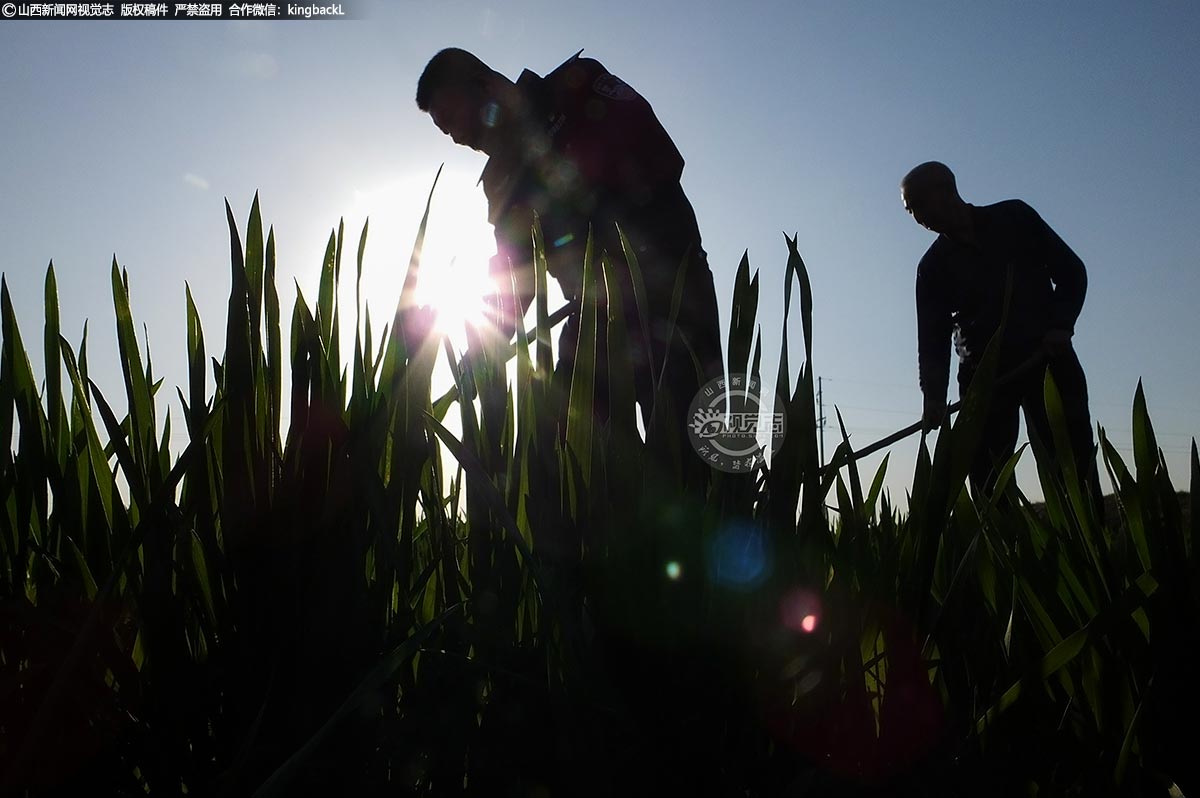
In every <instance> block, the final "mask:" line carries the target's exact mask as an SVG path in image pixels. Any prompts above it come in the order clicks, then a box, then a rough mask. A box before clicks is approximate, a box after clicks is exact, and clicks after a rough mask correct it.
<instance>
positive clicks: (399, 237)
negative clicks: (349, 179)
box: [351, 172, 496, 352]
mask: <svg viewBox="0 0 1200 798" xmlns="http://www.w3.org/2000/svg"><path fill="white" fill-rule="evenodd" d="M477 180H478V176H475V177H471V176H468V175H466V174H460V173H453V172H443V173H442V176H441V178H440V179H439V180H438V184H437V188H436V189H434V192H433V201H432V203H431V205H430V209H429V222H428V225H427V226H426V230H425V244H424V247H423V249H422V252H421V265H420V271H419V272H418V274H417V289H416V300H417V303H418V304H421V305H429V306H430V307H432V308H433V309H434V310H436V311H437V330H438V331H439V332H441V333H443V334H445V335H447V336H449V338H450V341H451V344H452V345H453V346H454V348H455V350H457V351H459V352H462V351H464V350H465V349H466V332H465V326H466V325H467V324H482V323H483V322H484V321H485V314H484V310H485V308H486V305H485V301H484V299H485V297H486V296H487V295H489V294H490V293H492V291H493V290H494V289H493V286H492V284H491V281H490V280H489V278H488V260H489V259H490V258H491V256H492V255H493V254H495V251H496V243H495V239H494V237H493V234H492V227H491V225H490V224H488V222H487V201H486V199H485V198H484V196H483V190H482V189H480V188H479V187H478V186H476V182H477ZM428 195H429V185H428V184H426V185H421V184H420V182H419V181H417V180H402V181H398V182H396V183H392V184H390V185H386V186H383V187H380V188H377V189H374V190H370V191H357V192H355V195H354V212H353V213H352V214H351V218H357V219H359V220H360V221H359V222H358V223H359V224H361V219H362V218H365V217H370V220H371V227H370V232H369V234H368V236H367V250H366V251H367V257H366V262H367V263H368V264H369V265H367V266H366V267H365V268H364V274H363V296H364V299H365V300H366V302H367V304H368V305H369V306H370V308H371V315H372V318H374V319H379V318H381V316H380V314H381V313H386V314H387V318H389V319H390V314H391V312H392V311H393V310H394V309H395V307H396V302H397V301H398V300H399V298H400V289H401V287H402V285H403V282H404V274H405V270H406V269H407V267H408V257H409V254H410V253H411V252H412V247H413V243H414V242H415V241H416V235H417V227H418V225H419V224H420V222H421V214H422V213H423V212H424V210H425V199H426V197H427V196H428Z"/></svg>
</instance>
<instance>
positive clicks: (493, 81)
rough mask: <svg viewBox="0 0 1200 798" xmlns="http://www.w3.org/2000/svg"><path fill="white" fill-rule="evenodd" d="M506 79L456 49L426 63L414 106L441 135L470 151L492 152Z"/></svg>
mask: <svg viewBox="0 0 1200 798" xmlns="http://www.w3.org/2000/svg"><path fill="white" fill-rule="evenodd" d="M509 83H510V81H508V79H507V78H505V77H504V76H503V75H501V74H500V73H498V72H496V71H495V70H493V69H492V68H491V67H489V66H488V65H487V64H485V63H483V62H482V61H480V60H479V59H478V58H476V57H475V56H474V55H473V54H471V53H468V52H467V51H466V50H460V49H458V48H457V47H448V48H446V49H445V50H442V51H441V52H439V53H438V54H437V55H435V56H434V57H433V58H431V59H430V60H429V63H428V64H426V66H425V71H424V72H422V73H421V77H420V79H419V80H418V81H417V107H418V108H420V109H421V110H422V111H425V112H427V113H428V114H429V115H430V116H431V117H432V118H433V123H434V124H435V125H437V126H438V129H440V130H441V131H442V132H443V133H445V134H446V135H448V136H450V138H452V139H454V142H455V143H456V144H463V145H465V146H467V147H470V148H471V149H473V150H480V151H483V152H489V153H490V152H491V151H492V149H493V147H492V144H493V136H492V131H493V130H494V129H495V128H496V127H497V125H498V122H499V115H500V111H501V105H500V104H501V102H502V100H503V98H502V96H501V95H502V90H503V87H504V85H505V84H509Z"/></svg>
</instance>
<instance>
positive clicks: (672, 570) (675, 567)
mask: <svg viewBox="0 0 1200 798" xmlns="http://www.w3.org/2000/svg"><path fill="white" fill-rule="evenodd" d="M682 576H683V566H682V565H680V564H679V563H678V562H676V561H675V560H671V561H670V562H669V563H667V579H670V580H671V581H672V582H678V581H679V579H680V577H682Z"/></svg>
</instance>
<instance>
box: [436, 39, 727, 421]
mask: <svg viewBox="0 0 1200 798" xmlns="http://www.w3.org/2000/svg"><path fill="white" fill-rule="evenodd" d="M417 106H418V107H419V108H420V109H421V110H423V111H427V112H428V113H429V114H430V116H431V117H432V118H433V121H434V123H435V124H436V125H437V126H438V128H439V129H441V130H442V132H444V133H446V134H447V135H449V136H450V137H451V138H453V139H454V141H455V142H456V143H458V144H462V145H465V146H468V147H471V148H472V149H475V150H478V151H481V152H483V153H486V154H487V155H488V156H489V157H488V162H487V165H486V167H485V168H484V170H483V175H482V177H481V182H482V183H483V190H484V193H485V194H486V195H487V200H488V219H489V221H490V222H491V223H492V224H493V225H494V227H495V233H496V249H497V254H496V256H495V257H494V258H493V259H492V262H491V274H492V278H493V281H494V283H495V284H496V286H497V287H498V290H499V291H500V292H501V297H500V301H499V302H498V308H497V318H496V320H495V322H496V325H497V327H498V329H499V333H500V335H502V336H505V337H511V335H512V334H513V331H514V330H515V329H516V326H517V324H519V323H521V319H522V318H523V316H524V314H525V311H526V310H527V309H528V307H529V303H530V302H531V301H532V298H533V283H534V280H533V268H532V260H533V248H532V242H531V237H530V228H531V226H532V223H533V219H534V214H535V213H536V214H537V217H538V219H539V220H540V224H541V227H542V233H543V239H544V241H545V246H546V257H547V263H548V270H549V272H550V274H551V276H553V277H554V278H555V279H557V280H558V283H559V285H560V287H561V288H562V292H563V294H564V295H565V296H566V297H567V298H568V299H570V300H575V301H576V302H578V301H579V299H580V298H581V296H582V294H583V291H584V290H585V288H584V285H583V260H584V247H585V243H586V241H587V237H588V231H589V228H590V229H591V232H592V235H593V238H594V246H593V250H594V253H595V255H594V258H595V259H594V266H595V274H596V275H597V279H598V280H600V281H603V276H602V272H601V270H600V255H601V253H603V254H605V255H607V257H608V258H609V259H610V261H612V262H613V264H614V265H615V266H616V272H617V274H618V282H619V288H620V290H621V294H622V296H621V300H622V307H623V310H624V314H625V317H626V329H627V336H626V337H627V339H628V341H629V351H628V353H613V354H614V355H615V356H620V357H628V358H629V360H630V363H631V364H632V367H633V371H634V378H635V388H636V395H637V401H638V403H639V404H640V405H641V406H642V412H643V418H644V419H645V420H646V421H647V423H648V420H649V414H650V408H651V404H652V402H653V398H654V384H655V381H656V380H657V377H658V375H657V374H656V373H654V371H658V370H662V371H663V373H664V378H663V386H664V387H665V388H666V389H667V391H668V392H669V394H670V396H671V398H672V401H673V404H674V405H675V409H674V411H673V412H674V413H676V414H677V415H678V416H679V417H680V419H681V421H680V428H681V429H682V423H683V422H682V417H683V416H684V415H685V414H686V410H687V405H688V402H690V401H691V399H692V396H693V395H694V394H695V392H696V391H697V390H698V388H699V386H700V385H701V383H702V380H701V377H703V378H704V379H707V378H709V377H711V376H714V375H716V374H720V372H721V345H720V332H719V327H718V322H717V304H716V295H715V293H714V291H713V281H712V273H711V272H710V271H709V268H708V261H707V257H706V255H705V252H704V250H703V249H702V248H701V245H700V232H699V229H698V227H697V224H696V216H695V213H694V212H693V210H692V206H691V204H690V203H689V202H688V199H687V197H686V196H685V195H684V193H683V189H682V188H681V187H680V185H679V178H680V175H681V173H682V171H683V158H682V157H681V156H680V154H679V151H678V150H677V149H676V148H675V145H674V143H673V142H672V141H671V138H670V137H669V136H668V135H667V133H666V131H665V130H664V129H663V127H662V125H661V124H659V121H658V119H657V118H656V117H655V115H654V111H653V110H652V109H651V107H650V104H649V103H647V102H646V100H645V99H643V98H642V96H641V95H639V94H638V93H637V92H636V91H634V90H633V89H632V88H630V87H629V85H628V84H626V83H624V82H623V81H622V80H621V79H620V78H618V77H616V76H615V75H613V74H611V73H610V72H609V71H608V70H607V69H605V68H604V66H603V65H601V64H600V63H599V62H598V61H595V60H593V59H590V58H581V57H579V55H578V54H576V55H575V56H573V57H572V58H570V59H568V60H567V61H566V63H564V64H562V65H561V66H559V67H558V68H557V69H555V70H554V71H552V72H550V73H549V74H548V75H546V76H545V77H539V76H537V75H535V74H534V73H533V72H530V71H529V70H525V71H524V72H523V73H522V74H521V76H520V78H518V79H517V81H516V82H515V83H514V82H513V81H511V80H509V79H508V78H506V77H505V76H503V75H501V74H500V73H498V72H496V71H495V70H493V69H491V68H490V67H488V66H487V65H486V64H484V63H483V62H482V61H480V60H479V59H478V58H477V57H475V56H474V55H472V54H471V53H469V52H466V51H465V50H459V49H454V48H451V49H446V50H442V51H441V52H439V53H438V54H437V55H435V56H434V57H433V59H432V60H430V62H429V64H428V65H427V66H426V67H425V70H424V72H423V73H422V75H421V78H420V80H419V82H418V84H417ZM617 225H620V229H621V230H622V231H623V232H624V233H625V235H626V237H627V238H628V239H629V240H630V242H631V243H632V246H633V249H634V252H635V254H636V257H637V261H638V264H639V266H640V268H641V271H642V273H643V275H644V280H645V285H646V294H647V304H648V307H647V308H644V309H643V312H644V313H645V314H646V316H647V321H648V326H649V339H650V340H649V341H648V342H647V341H646V340H645V336H644V335H643V334H642V328H641V324H640V322H639V321H638V320H637V319H638V316H637V313H638V310H637V305H636V303H635V298H634V294H633V289H632V281H631V280H630V278H629V269H628V266H627V264H626V260H625V256H624V252H623V248H622V246H621V243H620V238H619V235H618V233H617V229H616V226H617ZM680 269H682V270H683V271H684V274H683V278H684V280H685V282H684V293H683V302H682V305H681V308H680V311H679V317H678V322H677V325H676V329H675V334H674V335H673V336H672V335H670V334H669V330H668V321H669V313H670V306H671V295H672V289H673V287H674V286H675V281H676V277H677V276H679V272H680ZM510 286H515V290H510V289H509V287H510ZM602 287H603V286H602V285H601V286H588V287H587V290H593V289H599V288H602ZM599 295H600V296H603V292H599ZM605 313H606V311H605V309H604V308H603V307H601V309H600V314H599V315H600V316H601V317H602V318H601V319H600V324H599V334H598V340H597V357H596V362H597V374H596V393H595V405H596V411H597V415H598V416H599V418H600V420H601V421H603V420H605V419H606V418H607V415H608V410H607V409H608V403H609V396H608V387H607V380H606V379H605V376H606V375H605V373H604V372H605V368H606V364H607V363H608V354H607V334H606V327H605V324H604V319H603V316H604V315H605ZM579 334H580V318H579V313H578V312H576V313H574V314H572V316H571V317H570V318H569V319H568V321H567V323H566V325H565V327H564V330H563V332H562V334H561V336H560V338H559V362H558V365H557V367H556V369H555V376H556V378H557V379H558V381H559V384H560V385H564V384H569V381H570V375H571V372H572V370H573V368H574V362H575V352H576V344H577V341H578V339H579ZM685 342H686V343H685ZM693 355H694V357H695V361H693ZM651 358H652V360H651ZM664 360H665V362H666V366H665V370H664V369H663V363H664ZM695 363H699V366H700V369H699V373H697V369H696V366H695V365H694V364H695ZM652 364H653V366H654V371H652V369H651V365H652Z"/></svg>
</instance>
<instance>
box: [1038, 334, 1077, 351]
mask: <svg viewBox="0 0 1200 798" xmlns="http://www.w3.org/2000/svg"><path fill="white" fill-rule="evenodd" d="M1042 349H1044V350H1045V352H1046V354H1047V355H1049V356H1050V357H1058V356H1060V355H1065V354H1066V353H1068V352H1070V351H1071V333H1070V332H1068V331H1067V330H1049V331H1047V332H1046V336H1045V337H1044V338H1042Z"/></svg>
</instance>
